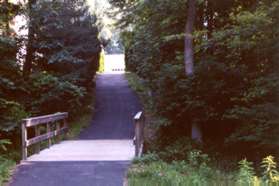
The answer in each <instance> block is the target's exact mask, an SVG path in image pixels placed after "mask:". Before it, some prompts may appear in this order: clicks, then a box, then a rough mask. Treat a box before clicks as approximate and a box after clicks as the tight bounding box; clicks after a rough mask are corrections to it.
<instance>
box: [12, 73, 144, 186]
mask: <svg viewBox="0 0 279 186" xmlns="http://www.w3.org/2000/svg"><path fill="white" fill-rule="evenodd" d="M96 97H97V101H96V112H95V115H94V119H93V120H92V123H91V125H90V126H89V127H88V128H87V129H85V130H84V131H83V132H82V133H81V134H80V136H79V139H80V140H81V141H82V140H87V141H88V140H103V139H105V140H119V139H120V140H125V139H132V138H133V136H134V127H133V116H134V115H135V114H136V112H138V111H139V110H140V108H141V107H140V104H139V101H138V99H137V97H136V95H135V94H134V93H133V91H132V90H131V89H130V88H129V87H128V83H127V81H126V80H125V77H124V75H123V74H103V75H99V76H98V77H97V87H96ZM129 163H130V162H129V161H44V162H43V161H34V162H32V161H30V162H26V163H24V164H21V165H19V166H18V168H17V170H16V172H15V174H14V176H13V179H12V181H11V183H10V185H11V186H122V184H123V177H124V174H125V171H126V170H127V167H128V166H129Z"/></svg>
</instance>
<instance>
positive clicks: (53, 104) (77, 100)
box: [28, 72, 85, 116]
mask: <svg viewBox="0 0 279 186" xmlns="http://www.w3.org/2000/svg"><path fill="white" fill-rule="evenodd" d="M30 83H31V87H30V89H29V90H30V91H29V92H28V94H29V98H31V100H29V103H30V104H29V107H30V110H31V111H32V114H33V115H39V114H41V115H45V114H49V113H55V112H69V113H70V116H74V115H76V114H77V113H78V112H79V109H80V108H81V107H82V99H83V98H84V96H85V89H84V88H81V87H78V86H76V85H74V84H72V83H70V82H67V81H62V80H60V79H59V78H57V77H55V76H53V75H50V74H48V73H46V72H44V73H38V74H33V75H32V76H31V79H30Z"/></svg>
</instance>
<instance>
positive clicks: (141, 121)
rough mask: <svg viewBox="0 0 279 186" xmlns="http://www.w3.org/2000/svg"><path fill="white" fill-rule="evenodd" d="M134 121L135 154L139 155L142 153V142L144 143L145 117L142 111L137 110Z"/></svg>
mask: <svg viewBox="0 0 279 186" xmlns="http://www.w3.org/2000/svg"><path fill="white" fill-rule="evenodd" d="M134 122H135V137H134V145H135V155H136V157H140V156H141V155H142V153H143V144H144V127H145V117H144V113H143V112H142V111H141V112H138V113H137V114H136V115H135V117H134Z"/></svg>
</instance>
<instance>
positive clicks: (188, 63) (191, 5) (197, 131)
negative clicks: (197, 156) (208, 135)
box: [184, 0, 202, 142]
mask: <svg viewBox="0 0 279 186" xmlns="http://www.w3.org/2000/svg"><path fill="white" fill-rule="evenodd" d="M195 18H196V0H188V13H187V23H186V27H185V49H184V63H185V73H186V76H192V75H193V74H194V47H193V31H194V23H195ZM191 136H192V139H193V140H196V141H198V142H202V132H201V127H200V126H199V125H198V124H192V131H191Z"/></svg>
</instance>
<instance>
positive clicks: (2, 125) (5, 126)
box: [0, 98, 28, 135]
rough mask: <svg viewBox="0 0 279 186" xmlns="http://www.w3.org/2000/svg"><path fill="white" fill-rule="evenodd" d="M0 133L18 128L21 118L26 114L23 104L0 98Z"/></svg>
mask: <svg viewBox="0 0 279 186" xmlns="http://www.w3.org/2000/svg"><path fill="white" fill-rule="evenodd" d="M0 113H1V114H0V135H1V132H11V131H14V130H16V129H19V128H20V125H19V124H20V123H21V120H22V119H23V118H25V117H26V116H28V113H27V112H26V111H25V110H24V108H23V106H22V105H20V104H19V103H17V102H14V101H8V100H5V99H2V98H0Z"/></svg>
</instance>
